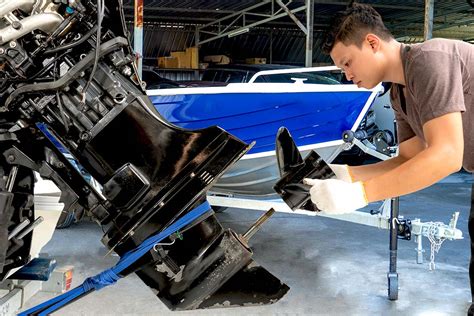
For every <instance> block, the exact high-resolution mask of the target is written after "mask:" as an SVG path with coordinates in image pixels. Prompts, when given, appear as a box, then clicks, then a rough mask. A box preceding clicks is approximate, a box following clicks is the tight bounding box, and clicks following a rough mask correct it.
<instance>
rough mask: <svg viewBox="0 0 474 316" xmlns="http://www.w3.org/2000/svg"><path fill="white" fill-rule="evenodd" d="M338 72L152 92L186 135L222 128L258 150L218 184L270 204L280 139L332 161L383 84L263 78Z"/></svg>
mask: <svg viewBox="0 0 474 316" xmlns="http://www.w3.org/2000/svg"><path fill="white" fill-rule="evenodd" d="M337 69H338V68H336V67H314V68H301V69H289V70H275V71H271V70H270V71H262V72H261V73H258V74H256V75H255V76H254V78H252V80H250V82H248V83H230V84H228V85H226V86H219V87H191V88H173V89H156V90H148V91H147V94H148V96H149V97H150V99H151V101H152V103H153V105H154V106H155V108H156V109H157V111H158V112H159V113H160V114H161V115H162V116H163V117H164V118H165V119H166V120H167V121H169V122H170V123H172V124H175V125H177V126H179V127H182V128H186V129H192V130H193V129H200V128H204V127H208V126H212V125H217V126H220V127H221V128H223V129H225V130H226V131H228V132H229V133H231V134H233V135H235V136H237V137H238V138H240V139H241V140H243V141H244V142H247V143H249V144H250V143H254V145H253V147H252V149H251V150H250V151H249V152H248V153H247V154H246V155H245V156H244V157H243V158H241V160H240V161H239V162H238V163H237V164H236V165H235V166H234V167H233V168H232V169H230V170H229V171H227V172H226V174H224V175H223V176H222V177H221V179H220V180H219V181H218V182H217V183H216V184H215V185H214V187H213V188H212V192H213V193H216V194H222V195H229V196H252V197H268V196H272V195H274V194H275V193H274V191H273V185H274V184H275V182H276V181H277V180H278V179H279V172H278V168H277V163H276V156H275V136H276V134H277V131H278V129H279V128H280V127H282V126H284V127H286V128H287V129H288V130H289V132H290V133H291V135H292V136H293V138H294V140H295V142H296V145H297V146H298V149H299V150H300V151H301V152H302V154H303V155H305V154H306V153H308V152H309V151H311V150H315V151H317V152H318V154H320V155H321V156H322V157H323V158H324V159H326V160H327V161H332V160H333V159H334V158H335V156H336V155H337V154H338V153H339V152H340V151H342V150H343V145H344V142H343V140H342V134H343V132H344V131H347V130H350V131H356V130H357V129H358V127H359V125H360V123H361V121H362V120H363V118H364V116H365V115H366V114H367V112H368V110H369V108H370V107H371V105H372V104H373V103H374V100H375V99H376V97H377V95H378V94H379V92H381V90H382V89H383V88H382V85H378V86H377V87H375V88H373V89H371V90H367V89H363V88H358V87H357V86H356V85H353V84H342V83H340V82H336V84H313V83H311V84H306V83H304V82H303V79H298V78H295V82H294V83H257V82H255V80H257V78H258V77H259V76H268V75H271V74H273V73H275V74H281V73H285V71H286V72H291V73H297V74H298V73H300V72H301V73H303V72H315V71H316V72H318V71H319V72H321V71H324V72H327V71H335V70H337Z"/></svg>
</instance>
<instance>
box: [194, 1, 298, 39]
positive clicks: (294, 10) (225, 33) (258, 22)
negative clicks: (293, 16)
mask: <svg viewBox="0 0 474 316" xmlns="http://www.w3.org/2000/svg"><path fill="white" fill-rule="evenodd" d="M305 9H306V6H302V7H299V8H296V9H293V10H291V13H297V12H300V11H303V10H305ZM287 15H288V14H287V13H286V12H285V13H281V14H277V15H274V16H271V17H269V18H266V19H263V20H260V21H257V22H254V23H251V24H248V25H244V26H242V27H240V28H238V29H235V30H232V31H228V32H224V33H221V34H219V35H216V36H214V37H211V38H208V39H205V40H203V41H199V45H201V44H204V43H208V42H211V41H214V40H217V39H219V38H222V37H226V36H229V34H232V33H238V32H239V31H241V30H242V31H243V30H244V29H250V28H252V27H255V26H258V25H262V24H265V23H268V22H270V21H273V20H276V19H279V18H282V17H284V16H287Z"/></svg>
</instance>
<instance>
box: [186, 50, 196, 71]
mask: <svg viewBox="0 0 474 316" xmlns="http://www.w3.org/2000/svg"><path fill="white" fill-rule="evenodd" d="M186 54H187V55H188V58H189V63H190V66H191V68H192V69H198V68H199V49H198V48H197V47H196V46H193V47H188V48H186Z"/></svg>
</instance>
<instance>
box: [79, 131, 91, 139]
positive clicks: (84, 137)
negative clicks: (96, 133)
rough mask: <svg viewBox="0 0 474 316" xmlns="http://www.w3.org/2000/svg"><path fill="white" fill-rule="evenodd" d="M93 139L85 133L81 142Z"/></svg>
mask: <svg viewBox="0 0 474 316" xmlns="http://www.w3.org/2000/svg"><path fill="white" fill-rule="evenodd" d="M90 138H91V135H90V134H89V133H87V132H84V133H82V134H81V140H82V141H88V140H89V139H90Z"/></svg>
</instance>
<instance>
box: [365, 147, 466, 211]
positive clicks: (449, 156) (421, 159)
mask: <svg viewBox="0 0 474 316" xmlns="http://www.w3.org/2000/svg"><path fill="white" fill-rule="evenodd" d="M457 156H458V155H456V154H455V153H451V152H449V151H445V152H441V153H440V152H439V151H437V150H436V149H434V148H430V149H426V150H424V151H422V152H421V153H419V154H418V155H416V156H415V157H413V158H412V159H409V160H407V161H405V162H404V163H402V164H401V165H399V166H398V167H396V168H394V169H392V170H390V171H388V172H386V173H383V174H381V175H379V176H376V177H373V178H371V179H369V180H367V181H364V187H365V193H366V196H367V200H368V201H369V202H373V201H379V200H383V199H387V198H391V197H395V196H401V195H405V194H409V193H412V192H415V191H418V190H421V189H424V188H426V187H428V186H430V185H432V184H434V183H436V182H438V181H439V180H441V179H443V178H444V177H446V176H448V175H450V174H451V173H453V172H456V171H458V170H459V169H460V168H461V165H462V154H461V158H460V159H459V158H457Z"/></svg>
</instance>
